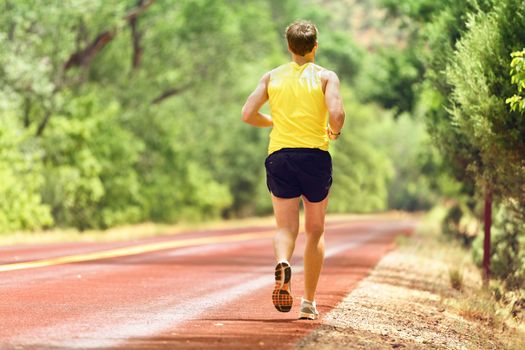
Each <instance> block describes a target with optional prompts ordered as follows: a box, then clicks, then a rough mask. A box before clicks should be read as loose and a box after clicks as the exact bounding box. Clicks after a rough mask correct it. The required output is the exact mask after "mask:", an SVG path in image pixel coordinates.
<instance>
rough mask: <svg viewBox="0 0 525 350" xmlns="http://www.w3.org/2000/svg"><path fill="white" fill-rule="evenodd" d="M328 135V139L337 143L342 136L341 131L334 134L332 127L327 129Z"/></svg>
mask: <svg viewBox="0 0 525 350" xmlns="http://www.w3.org/2000/svg"><path fill="white" fill-rule="evenodd" d="M326 134H327V135H328V138H329V139H330V140H332V141H335V140H337V139H338V138H339V136H341V131H339V132H334V131H333V130H332V129H331V128H330V127H327V128H326Z"/></svg>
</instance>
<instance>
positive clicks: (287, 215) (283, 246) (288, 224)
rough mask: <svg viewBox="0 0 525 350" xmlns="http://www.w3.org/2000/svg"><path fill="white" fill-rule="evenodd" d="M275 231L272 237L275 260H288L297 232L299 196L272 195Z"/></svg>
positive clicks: (290, 256)
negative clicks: (279, 196)
mask: <svg viewBox="0 0 525 350" xmlns="http://www.w3.org/2000/svg"><path fill="white" fill-rule="evenodd" d="M272 203H273V211H274V214H275V222H276V224H277V233H276V234H275V236H274V238H273V248H274V252H275V260H276V262H280V261H283V260H286V261H289V260H290V259H291V258H292V253H293V251H294V248H295V240H296V239H297V235H298V233H299V197H297V198H278V197H275V196H274V195H272Z"/></svg>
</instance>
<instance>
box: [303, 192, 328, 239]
mask: <svg viewBox="0 0 525 350" xmlns="http://www.w3.org/2000/svg"><path fill="white" fill-rule="evenodd" d="M328 197H329V196H326V198H325V199H323V200H322V201H320V202H310V201H309V200H308V198H306V197H305V196H303V205H304V226H305V229H306V233H316V234H321V233H323V232H324V222H325V216H326V208H327V207H328Z"/></svg>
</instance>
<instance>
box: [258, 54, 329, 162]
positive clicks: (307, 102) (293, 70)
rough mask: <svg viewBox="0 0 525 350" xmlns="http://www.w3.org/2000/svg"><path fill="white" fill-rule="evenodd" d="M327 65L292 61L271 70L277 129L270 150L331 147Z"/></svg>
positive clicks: (271, 99) (270, 90)
mask: <svg viewBox="0 0 525 350" xmlns="http://www.w3.org/2000/svg"><path fill="white" fill-rule="evenodd" d="M322 70H324V68H322V67H320V66H318V65H316V64H313V63H306V64H303V65H302V66H299V65H298V64H297V63H295V62H290V63H287V64H284V65H282V66H280V67H277V68H276V69H274V70H273V71H271V72H270V82H269V84H268V96H269V103H270V113H271V116H272V120H273V129H272V132H271V133H270V144H269V146H268V154H271V153H273V152H275V151H278V150H280V149H281V148H319V149H322V150H325V151H327V150H328V136H327V135H326V125H327V122H328V114H327V108H326V103H325V99H324V92H323V86H322V82H321V76H320V73H321V71H322Z"/></svg>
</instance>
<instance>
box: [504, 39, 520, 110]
mask: <svg viewBox="0 0 525 350" xmlns="http://www.w3.org/2000/svg"><path fill="white" fill-rule="evenodd" d="M524 55H525V49H523V50H522V51H516V52H513V53H512V55H511V56H512V62H511V63H510V67H511V70H510V74H511V82H512V84H515V85H517V90H518V93H517V94H514V95H513V96H512V97H509V98H508V99H507V100H506V101H505V102H506V103H508V104H509V105H510V109H511V110H512V111H520V112H523V111H525V99H524V97H523V96H522V94H523V91H524V90H525V57H524Z"/></svg>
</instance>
